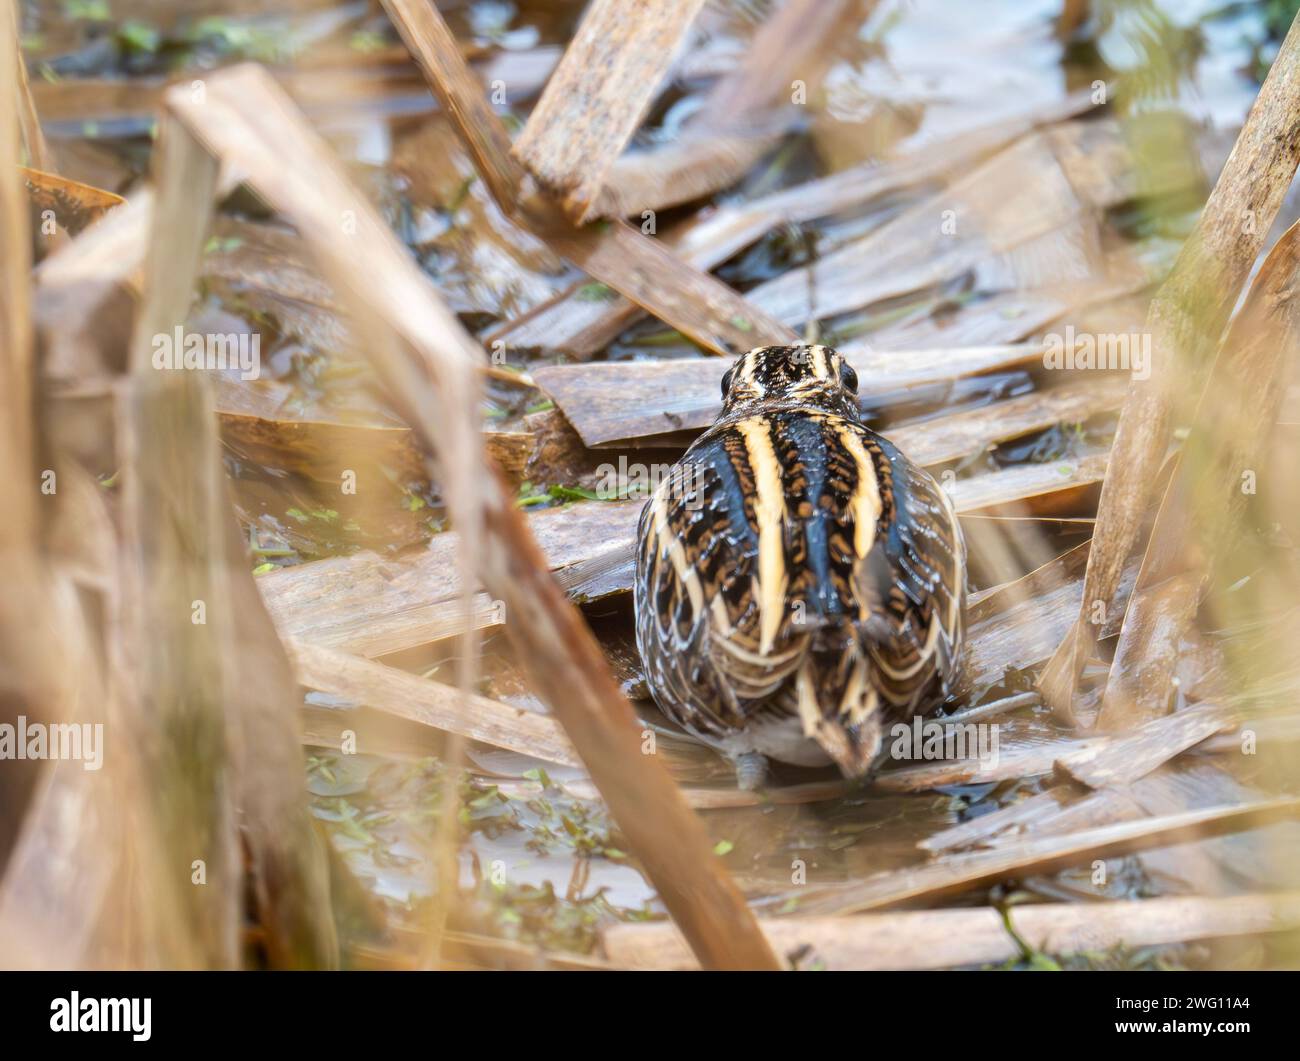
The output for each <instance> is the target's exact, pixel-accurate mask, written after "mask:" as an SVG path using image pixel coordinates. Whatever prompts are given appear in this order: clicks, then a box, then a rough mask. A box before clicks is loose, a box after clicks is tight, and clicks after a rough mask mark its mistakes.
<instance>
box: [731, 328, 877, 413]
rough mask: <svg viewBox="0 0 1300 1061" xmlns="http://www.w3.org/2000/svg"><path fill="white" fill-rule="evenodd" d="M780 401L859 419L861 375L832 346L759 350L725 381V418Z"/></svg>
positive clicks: (746, 357)
mask: <svg viewBox="0 0 1300 1061" xmlns="http://www.w3.org/2000/svg"><path fill="white" fill-rule="evenodd" d="M777 403H779V404H781V405H806V406H809V407H812V408H817V409H821V410H823V411H825V412H829V413H838V414H839V415H841V416H848V417H852V418H855V419H856V418H857V416H858V374H857V373H856V372H854V371H853V368H852V366H850V365H849V363H848V362H847V361H846V360H845V359H844V358H843V356H841V355H840V354H839V353H838V352H837V351H835V350H832V349H831V348H830V347H829V346H760V347H756V348H755V349H753V350H751V351H749V353H747V354H743V355H741V357H739V358H738V359H737V360H736V363H735V364H734V365H732V366H731V368H729V369H728V370H727V373H726V375H724V376H723V377H722V412H723V415H724V416H727V415H730V414H732V413H741V412H748V411H751V410H754V411H757V410H759V409H762V408H765V407H767V406H770V405H772V404H777Z"/></svg>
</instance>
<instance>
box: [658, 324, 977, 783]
mask: <svg viewBox="0 0 1300 1061" xmlns="http://www.w3.org/2000/svg"><path fill="white" fill-rule="evenodd" d="M722 392H723V408H722V414H721V415H720V416H719V418H718V420H717V421H716V422H715V423H714V425H713V426H712V427H711V428H710V429H709V430H708V431H707V432H705V433H704V434H703V435H702V436H701V437H700V438H699V439H698V440H697V441H696V442H695V444H694V445H692V446H691V448H690V449H689V450H688V451H687V452H686V454H685V455H684V456H683V457H682V459H681V460H680V461H679V462H678V463H677V464H676V465H675V466H674V467H673V469H672V473H671V474H670V475H669V476H668V477H667V478H665V479H664V481H663V482H661V483H660V484H659V487H658V489H657V490H656V491H655V492H654V494H653V495H652V496H651V498H650V499H649V500H648V501H647V502H646V506H645V509H644V511H643V512H642V514H641V520H640V525H639V528H638V549H637V569H636V583H635V598H636V628H637V645H638V648H639V649H640V652H641V656H642V659H643V660H644V661H645V666H646V678H647V682H648V684H649V686H650V690H651V692H652V693H653V695H654V698H655V700H656V702H657V703H658V704H659V706H660V707H661V708H662V709H663V711H664V712H665V713H666V714H667V715H668V716H669V717H670V718H672V719H674V720H675V721H677V722H678V723H679V724H681V725H683V726H684V727H686V728H687V729H688V730H690V731H691V732H693V733H695V734H697V735H698V736H700V737H702V738H703V739H705V740H707V741H709V742H710V743H712V744H714V745H716V746H718V747H720V748H722V749H723V750H724V751H726V752H727V753H729V754H731V755H732V756H733V757H735V758H737V759H740V757H742V756H747V755H749V754H751V753H755V752H757V753H761V754H763V755H767V756H771V757H773V758H776V759H780V760H783V761H786V762H792V763H799V764H802V765H818V764H822V763H826V762H828V761H832V760H833V761H834V762H836V763H838V764H839V766H840V768H841V769H842V770H843V771H844V773H845V774H847V775H849V776H860V775H862V774H864V773H866V772H868V771H869V770H870V769H871V767H872V765H873V763H874V762H875V761H876V759H877V756H878V752H879V750H880V748H881V745H882V736H883V735H884V732H885V729H886V727H887V726H888V725H889V724H890V723H891V722H895V721H905V720H907V719H910V718H911V717H912V715H913V714H916V713H918V712H926V711H929V710H932V709H933V708H935V707H937V706H938V705H939V704H940V703H941V702H942V700H943V698H944V697H945V696H947V695H948V693H949V691H950V689H951V687H952V684H953V682H954V681H955V678H956V668H957V666H958V661H959V659H960V650H961V639H962V606H963V603H964V596H965V581H966V572H965V546H964V544H963V541H962V537H961V529H960V526H959V524H958V522H957V518H956V516H955V515H954V513H953V510H952V506H951V505H950V504H949V502H948V499H947V497H946V496H945V495H944V493H943V491H942V490H941V489H940V488H939V486H938V484H936V483H935V481H934V479H932V478H931V477H930V476H929V475H928V474H927V473H926V472H925V471H923V470H922V469H920V468H918V467H917V466H916V465H914V464H912V463H911V462H910V461H909V460H907V458H905V457H904V456H903V455H902V454H901V453H899V451H898V450H897V449H896V448H895V447H894V446H893V445H892V444H891V443H890V442H889V441H888V440H887V439H884V438H882V437H881V436H879V435H877V434H876V433H875V432H873V431H871V430H869V429H867V428H866V427H864V426H863V425H862V423H861V421H860V419H859V413H858V406H857V397H856V395H857V379H856V376H855V375H854V372H853V369H852V368H850V367H849V366H848V365H847V363H845V361H844V360H843V359H842V358H841V357H840V355H839V354H838V353H836V352H835V351H834V350H831V349H830V348H828V347H824V346H803V347H763V348H759V349H757V350H751V351H750V352H749V353H748V354H745V355H744V356H743V357H741V358H740V359H739V360H738V361H737V362H736V363H735V364H734V365H733V366H732V368H731V369H730V370H729V371H728V372H727V373H726V375H725V376H724V377H723V380H722Z"/></svg>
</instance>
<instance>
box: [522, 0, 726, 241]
mask: <svg viewBox="0 0 1300 1061" xmlns="http://www.w3.org/2000/svg"><path fill="white" fill-rule="evenodd" d="M703 5H704V0H660V2H659V3H657V4H652V5H649V6H647V5H645V4H643V3H641V2H640V0H595V2H594V3H592V4H591V5H589V6H588V8H587V10H586V12H585V13H584V14H583V16H582V22H581V23H579V25H578V29H577V32H575V33H574V35H573V39H572V40H571V41H570V42H569V45H568V47H567V48H566V49H565V51H564V57H563V58H562V59H561V60H560V65H559V67H558V68H557V69H556V70H555V72H554V73H553V74H552V75H551V78H550V80H549V81H548V82H547V83H546V88H545V89H543V91H542V96H541V99H539V100H538V101H537V104H536V106H534V107H533V110H532V113H531V114H529V116H528V123H527V124H526V125H525V126H524V131H523V132H522V133H520V135H519V139H518V141H516V143H515V146H514V155H515V157H516V158H518V159H519V160H520V161H521V162H523V163H524V165H526V166H527V167H528V168H529V170H531V171H532V173H533V174H534V176H536V177H537V179H538V181H540V182H541V184H542V186H543V187H545V188H546V190H547V191H548V192H550V193H551V194H552V195H553V196H555V197H556V198H557V199H560V200H561V201H562V202H563V205H564V209H565V212H566V213H567V214H568V215H569V217H570V218H572V220H573V221H574V223H575V224H579V225H581V224H585V223H586V222H587V221H589V220H591V218H592V216H593V213H594V211H595V204H596V200H597V198H598V197H599V195H600V190H601V187H602V186H603V185H604V182H605V175H606V174H607V173H608V172H609V170H610V167H611V166H613V164H614V162H615V160H616V159H617V158H618V156H619V154H620V153H621V152H622V150H623V148H624V147H626V146H627V142H628V141H629V140H630V139H631V138H632V134H633V133H634V132H635V131H636V129H637V126H639V125H640V124H641V120H642V119H643V118H644V117H645V113H646V110H647V109H648V108H649V106H650V102H651V100H653V98H654V95H655V93H656V92H657V91H658V89H659V83H660V82H661V81H662V80H663V78H664V74H665V73H667V71H668V67H669V66H671V65H672V62H673V59H674V58H675V57H676V55H677V52H678V51H679V49H680V48H681V45H682V41H683V38H684V37H685V36H686V34H687V32H688V31H689V29H690V26H691V23H692V22H694V21H695V16H696V14H698V12H699V10H700V8H701V7H702V6H703Z"/></svg>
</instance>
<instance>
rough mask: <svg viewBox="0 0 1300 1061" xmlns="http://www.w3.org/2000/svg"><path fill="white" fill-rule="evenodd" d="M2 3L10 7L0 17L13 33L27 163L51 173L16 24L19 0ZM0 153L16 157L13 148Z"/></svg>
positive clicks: (19, 14)
mask: <svg viewBox="0 0 1300 1061" xmlns="http://www.w3.org/2000/svg"><path fill="white" fill-rule="evenodd" d="M4 6H6V7H8V8H9V9H10V10H9V13H8V14H4V13H0V18H5V19H7V20H9V21H10V22H11V28H10V31H9V32H10V33H11V34H12V51H13V58H12V60H11V61H12V62H13V68H12V74H13V76H14V78H15V80H16V83H17V91H18V124H19V127H20V128H21V129H22V134H23V146H24V147H25V148H26V149H27V160H28V161H27V164H28V165H29V166H31V167H32V169H39V170H44V171H46V172H49V173H52V172H53V171H54V160H53V156H52V155H51V154H50V149H49V146H48V145H47V144H46V143H45V133H44V132H43V131H42V130H41V120H40V118H39V116H38V115H37V113H36V102H35V100H33V99H32V86H31V82H30V81H28V79H27V62H26V60H25V59H24V58H23V50H22V27H21V26H20V24H19V22H20V20H21V18H22V11H21V10H20V8H21V6H22V5H21V0H4ZM6 36H8V34H6ZM0 47H5V48H6V49H7V50H8V49H9V41H8V40H6V41H3V42H0ZM0 74H3V75H4V76H6V77H8V76H9V74H10V71H0ZM6 113H7V112H6ZM0 157H3V158H18V157H19V155H18V154H17V153H16V152H15V153H14V154H12V155H4V156H0Z"/></svg>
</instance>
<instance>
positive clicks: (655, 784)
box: [167, 66, 777, 969]
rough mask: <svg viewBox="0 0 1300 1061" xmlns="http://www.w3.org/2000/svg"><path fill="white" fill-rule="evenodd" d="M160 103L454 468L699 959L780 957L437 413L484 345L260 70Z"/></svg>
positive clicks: (463, 518)
mask: <svg viewBox="0 0 1300 1061" xmlns="http://www.w3.org/2000/svg"><path fill="white" fill-rule="evenodd" d="M167 106H168V108H169V109H170V110H171V111H172V112H173V113H175V114H176V115H177V116H178V117H179V118H180V119H181V120H182V121H183V122H185V123H186V124H187V125H188V126H189V128H191V129H192V131H193V132H194V133H195V134H196V135H197V136H198V137H199V139H201V140H202V141H203V142H204V144H205V145H206V146H207V148H208V150H209V151H211V152H212V153H213V154H214V155H215V156H216V157H218V158H220V159H222V160H223V162H225V163H227V164H229V165H232V166H234V167H235V168H237V169H238V170H239V171H240V172H242V173H244V174H246V175H247V179H248V181H249V182H250V183H251V185H252V186H253V187H254V188H255V189H256V190H257V191H258V193H259V194H260V195H262V196H263V197H264V198H265V199H266V200H267V201H268V202H269V203H271V204H272V205H273V206H274V207H275V208H276V209H277V210H279V211H280V212H281V213H283V214H284V215H285V217H286V218H288V219H289V220H291V221H292V222H293V223H294V224H295V225H296V227H297V228H298V230H299V231H300V232H301V233H302V235H303V237H304V239H305V240H306V241H307V242H308V245H309V246H310V248H311V249H312V251H313V253H314V255H315V257H316V259H317V261H318V262H319V263H320V265H321V267H322V270H323V272H324V274H325V276H326V278H327V279H328V280H329V281H330V282H331V284H332V286H333V287H334V289H335V290H336V291H338V292H340V293H341V294H344V295H345V296H346V297H347V298H348V300H349V304H350V309H351V310H352V314H353V319H354V320H355V321H357V324H358V326H359V327H360V328H362V329H364V332H365V334H367V335H368V336H371V337H372V339H373V338H379V339H381V340H382V341H379V342H373V341H372V342H371V344H370V345H369V347H368V348H369V349H370V351H371V354H372V359H373V364H374V366H375V369H376V371H377V373H378V374H379V376H380V378H381V380H382V381H383V383H384V385H385V388H386V390H387V392H388V395H389V398H390V400H391V401H392V402H393V403H394V405H395V407H396V408H397V409H398V411H399V412H400V413H401V414H402V416H403V418H404V419H405V420H406V421H407V422H408V423H409V424H410V425H411V426H412V427H413V428H414V429H415V430H417V431H418V432H419V433H420V434H421V436H422V438H423V441H424V442H425V444H426V445H427V447H428V449H429V452H431V453H435V454H437V457H436V458H435V459H434V460H433V461H432V462H431V463H432V466H431V468H430V473H431V474H432V475H433V477H434V478H435V479H436V480H437V481H439V482H442V483H447V484H450V486H449V489H448V500H449V503H450V506H451V509H452V518H453V520H454V521H455V522H456V524H457V526H458V527H459V528H460V529H461V533H462V537H464V536H466V535H470V534H476V533H477V534H481V543H480V549H481V551H480V552H479V553H478V556H477V557H476V559H477V560H478V566H479V571H478V574H479V577H480V578H481V580H482V582H483V583H484V585H485V586H486V588H487V590H488V592H489V593H491V594H492V595H493V596H494V597H497V598H499V599H501V600H502V601H504V604H505V607H506V611H507V617H508V622H507V629H508V631H509V633H510V635H511V637H512V639H513V640H514V641H515V643H516V644H517V645H518V647H519V649H520V652H521V655H522V657H523V658H524V659H525V660H526V661H527V663H528V665H529V672H530V676H531V677H532V678H533V680H534V682H535V684H536V686H537V688H538V690H539V691H540V693H541V695H542V696H543V697H544V699H545V700H546V701H547V703H548V704H549V705H550V707H551V709H552V711H553V712H554V713H555V715H556V717H557V718H558V719H559V720H560V722H561V723H562V724H563V725H564V727H565V730H566V732H567V733H568V735H569V737H570V739H571V740H572V741H573V743H574V746H575V747H576V748H577V749H578V751H579V753H580V754H581V755H582V758H583V761H584V763H585V764H586V766H587V768H588V769H589V770H590V772H591V775H592V778H593V780H594V781H595V783H596V785H597V787H598V788H599V789H600V792H601V794H602V795H603V796H604V798H605V800H606V802H607V804H608V805H609V807H610V810H611V813H612V814H613V816H614V818H615V820H616V821H617V822H618V824H619V827H620V829H621V830H622V831H623V833H624V834H625V835H626V836H627V837H628V839H629V841H630V844H631V846H632V849H633V850H634V851H635V852H636V854H637V856H638V857H639V858H640V859H641V860H642V862H643V864H644V865H645V867H646V870H647V873H648V875H649V877H650V879H651V881H652V882H653V883H654V885H655V887H656V888H657V889H658V891H659V893H660V895H661V896H662V897H663V899H664V902H665V904H666V905H667V907H668V909H669V910H670V912H671V913H672V914H673V916H674V918H675V919H676V920H677V922H678V924H680V925H681V927H682V930H683V932H684V933H685V934H686V936H687V937H688V938H689V939H690V940H691V943H692V946H693V947H694V948H695V950H696V952H697V954H698V955H699V956H700V960H701V962H702V963H703V964H705V965H707V966H709V967H718V968H724V967H725V968H769V969H770V968H776V967H777V963H776V960H775V958H774V957H773V955H772V953H771V951H770V950H769V949H768V947H767V944H766V942H765V941H764V939H763V938H762V935H761V934H760V933H759V931H758V928H757V925H756V924H755V921H754V918H753V914H752V913H751V912H750V911H749V909H748V908H747V907H746V905H745V903H744V900H743V898H742V897H741V895H740V893H739V892H738V891H737V890H736V888H735V885H734V884H733V883H732V882H731V880H730V878H729V877H728V875H727V873H726V871H725V869H724V868H723V867H722V866H721V865H720V863H719V862H718V860H717V858H716V857H714V856H713V854H712V851H711V846H710V844H709V840H708V837H707V835H706V833H705V831H704V829H703V826H702V824H701V823H700V821H699V820H698V819H697V818H696V817H695V815H694V814H693V813H692V812H691V810H690V809H689V808H688V807H687V805H686V803H685V801H684V800H683V799H682V796H681V793H680V792H679V791H678V790H677V788H676V786H675V785H674V784H673V782H672V780H671V778H670V777H669V776H668V774H667V772H666V771H665V770H664V768H663V767H662V766H660V764H659V763H658V762H656V761H654V759H653V758H652V757H650V756H646V755H643V754H642V752H641V747H640V744H641V736H640V726H639V725H638V723H637V720H636V717H635V715H634V713H633V712H632V709H631V707H630V705H629V704H628V703H627V701H626V700H625V699H623V697H622V696H621V695H620V693H619V691H618V686H617V684H616V683H615V682H614V680H613V678H612V676H611V675H610V674H609V670H608V667H607V666H606V664H605V662H604V659H603V657H602V656H601V653H600V650H599V647H598V645H597V644H596V641H595V639H594V637H593V636H592V634H591V631H590V630H589V629H588V628H587V626H586V624H585V622H584V621H583V619H582V617H581V616H580V615H579V614H578V612H577V611H576V609H574V608H573V607H572V606H571V605H569V604H568V602H567V601H566V600H565V598H564V596H563V594H562V593H561V591H560V590H559V588H558V587H557V586H556V585H555V583H554V581H553V580H552V578H551V576H550V574H549V573H548V572H547V570H546V564H545V560H544V558H543V557H542V555H541V554H540V552H539V550H538V548H537V545H536V543H534V542H533V541H532V539H531V537H530V536H529V534H528V532H527V529H526V526H525V524H524V521H523V518H522V516H521V515H520V513H519V511H518V509H517V508H516V506H515V504H514V499H513V497H512V496H510V494H509V493H508V492H507V491H506V490H505V489H504V488H503V487H502V484H501V482H500V480H499V478H498V477H497V476H496V475H495V474H494V473H493V472H492V470H491V469H490V468H489V467H488V465H487V463H486V459H485V456H484V453H483V447H482V444H481V441H480V440H479V439H478V437H477V433H476V432H475V434H474V436H473V437H472V438H462V437H459V435H458V433H457V431H456V430H454V429H453V428H452V427H451V426H449V425H455V427H456V428H460V426H461V425H471V424H472V422H473V421H472V419H471V416H472V415H474V414H475V411H476V410H477V408H478V405H477V403H476V402H474V401H473V400H471V398H470V395H471V393H472V391H473V387H474V384H473V383H472V381H473V380H475V379H476V378H477V377H476V374H475V373H474V371H473V366H474V365H475V364H476V363H477V362H478V361H479V360H480V359H481V358H482V357H483V354H482V351H481V350H480V349H479V348H478V347H477V346H476V344H475V343H474V341H473V340H472V338H471V337H470V336H469V335H468V334H466V333H465V331H464V330H463V329H462V328H461V327H460V325H459V323H458V322H457V321H456V319H455V318H454V317H453V316H452V315H451V313H450V312H449V311H448V310H447V309H446V308H445V307H444V306H443V305H442V303H441V302H440V300H439V299H438V297H437V293H436V291H435V289H434V288H433V286H432V285H431V284H430V282H429V281H428V279H427V278H426V277H425V276H423V275H422V274H421V273H420V272H419V270H418V269H417V268H416V267H415V265H414V264H413V263H412V261H411V259H410V257H409V255H407V254H406V253H405V251H404V250H403V248H402V247H401V245H400V244H399V243H398V242H397V240H396V239H395V237H394V236H393V234H392V233H391V232H390V231H389V230H388V228H387V227H386V226H385V225H384V223H383V221H382V220H381V219H380V218H379V216H378V215H377V214H376V213H375V211H374V209H373V208H372V207H371V206H370V205H369V204H368V203H367V202H366V201H365V199H364V198H363V197H362V196H360V195H359V194H357V193H356V191H355V190H354V189H353V188H352V187H351V186H350V184H349V183H348V181H347V178H346V176H345V175H344V174H343V172H342V170H341V168H340V167H339V165H338V162H337V161H336V160H335V159H334V157H333V156H332V154H331V153H330V152H329V150H328V148H327V147H326V145H325V144H324V142H323V141H322V140H321V139H320V138H319V137H318V136H317V135H316V134H315V133H314V132H313V131H312V130H311V129H310V128H309V127H308V126H307V125H306V123H305V122H304V121H303V119H302V117H301V115H300V114H299V113H298V112H297V110H296V109H295V108H294V106H293V104H292V103H291V102H290V101H289V100H288V99H287V98H286V97H285V95H284V94H283V92H282V91H281V90H280V89H279V88H278V87H277V86H276V85H275V84H274V82H273V81H271V79H270V78H269V77H268V76H267V75H266V73H265V72H264V71H262V70H261V69H260V68H257V67H252V66H240V67H235V68H232V69H228V70H225V71H223V72H221V73H219V74H216V75H214V76H213V77H212V78H211V79H210V80H209V82H208V86H207V96H206V101H205V102H203V103H201V104H200V103H196V102H194V101H193V100H192V99H191V98H190V97H189V95H188V94H187V93H184V92H179V91H173V92H171V93H169V95H168V97H167ZM399 340H400V341H399ZM479 527H481V528H482V529H481V531H478V530H476V528H479ZM466 582H467V583H468V579H466Z"/></svg>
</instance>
